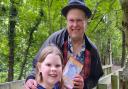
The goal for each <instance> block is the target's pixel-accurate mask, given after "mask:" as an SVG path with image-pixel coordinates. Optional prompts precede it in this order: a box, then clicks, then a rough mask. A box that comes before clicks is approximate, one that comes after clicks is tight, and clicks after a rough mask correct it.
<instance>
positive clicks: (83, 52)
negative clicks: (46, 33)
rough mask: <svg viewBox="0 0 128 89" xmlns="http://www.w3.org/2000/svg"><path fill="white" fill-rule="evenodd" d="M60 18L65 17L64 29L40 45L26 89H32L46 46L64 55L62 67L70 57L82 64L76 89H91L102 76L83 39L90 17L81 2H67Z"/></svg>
mask: <svg viewBox="0 0 128 89" xmlns="http://www.w3.org/2000/svg"><path fill="white" fill-rule="evenodd" d="M62 15H64V16H65V17H66V20H67V28H66V29H62V30H60V31H57V32H55V33H53V34H52V35H51V36H50V37H49V38H48V39H47V40H46V41H45V42H44V44H43V46H42V48H41V49H40V51H39V52H38V54H37V55H36V57H35V59H34V62H33V73H32V74H31V75H30V76H28V78H27V81H26V84H25V88H26V89H35V87H36V85H37V84H36V81H34V78H35V77H34V74H35V72H34V68H35V64H36V62H37V59H38V55H39V54H40V52H41V50H42V49H43V48H44V47H46V46H47V45H48V44H51V43H53V44H55V45H57V46H58V47H59V48H60V50H61V51H62V53H63V56H64V61H65V63H64V65H66V63H67V61H68V60H69V56H73V58H74V59H76V60H78V61H79V62H80V63H81V64H83V68H82V70H81V72H80V74H78V75H76V76H75V77H74V80H73V83H74V87H73V88H75V89H92V88H93V87H95V86H96V84H97V83H98V80H99V78H100V77H101V76H102V75H103V70H102V67H101V63H100V58H99V54H98V51H97V49H96V47H95V46H94V45H93V44H92V43H91V42H90V40H89V39H88V37H87V36H86V35H85V33H84V32H85V31H86V28H87V22H88V19H89V18H90V17H91V11H90V9H89V8H88V7H87V6H86V5H85V4H84V0H69V3H68V5H67V6H65V7H64V8H63V9H62Z"/></svg>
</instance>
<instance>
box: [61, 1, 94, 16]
mask: <svg viewBox="0 0 128 89" xmlns="http://www.w3.org/2000/svg"><path fill="white" fill-rule="evenodd" d="M72 8H79V9H81V10H83V11H84V12H85V15H86V16H87V17H88V18H90V17H91V15H92V13H91V10H90V9H89V8H88V7H87V6H86V5H85V3H84V0H69V2H68V5H67V6H65V7H64V8H63V9H62V10H61V13H62V15H64V16H65V17H66V15H67V13H68V11H69V10H70V9H72Z"/></svg>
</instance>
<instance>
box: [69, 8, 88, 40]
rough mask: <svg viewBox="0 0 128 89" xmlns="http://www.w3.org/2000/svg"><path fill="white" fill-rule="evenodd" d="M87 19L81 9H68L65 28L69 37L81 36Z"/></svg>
mask: <svg viewBox="0 0 128 89" xmlns="http://www.w3.org/2000/svg"><path fill="white" fill-rule="evenodd" d="M87 20H88V19H87V17H85V13H84V12H83V11H82V10H80V9H77V8H74V9H71V10H69V12H68V14H67V30H68V33H69V36H70V37H71V39H81V38H83V35H84V32H85V29H86V26H87Z"/></svg>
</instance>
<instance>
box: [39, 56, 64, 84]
mask: <svg viewBox="0 0 128 89" xmlns="http://www.w3.org/2000/svg"><path fill="white" fill-rule="evenodd" d="M39 72H42V77H43V84H44V85H49V86H50V85H52V86H54V85H55V83H57V82H58V81H60V80H61V77H62V62H61V58H60V56H59V55H56V54H53V53H52V54H48V55H47V57H46V58H45V59H44V61H43V62H42V63H41V64H40V68H39Z"/></svg>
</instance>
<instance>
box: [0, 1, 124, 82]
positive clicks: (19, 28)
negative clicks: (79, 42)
mask: <svg viewBox="0 0 128 89" xmlns="http://www.w3.org/2000/svg"><path fill="white" fill-rule="evenodd" d="M85 1H86V4H87V5H88V6H89V7H90V9H91V10H92V12H93V15H92V18H91V20H90V22H89V25H88V30H87V31H86V34H87V35H88V36H89V37H90V39H91V40H92V41H93V42H94V43H95V44H96V45H97V47H98V49H99V51H100V54H101V55H104V54H106V51H107V45H108V44H107V43H108V39H111V44H112V54H113V59H116V58H120V56H121V40H122V38H121V32H120V30H119V28H120V27H121V18H122V17H121V16H122V14H121V13H122V12H121V9H120V5H119V2H118V0H85ZM66 3H67V0H15V6H16V9H17V11H18V16H17V17H16V21H17V23H16V29H15V30H16V36H15V65H14V78H15V80H16V79H17V78H18V77H19V74H20V71H21V63H22V62H23V61H24V59H25V54H26V49H27V48H28V44H29V38H30V32H31V31H32V29H33V28H34V32H33V34H32V39H31V44H30V48H29V50H28V55H27V62H26V65H25V68H24V71H23V76H22V78H25V77H26V76H27V75H28V73H29V72H30V71H31V68H32V60H33V58H34V56H35V55H36V53H37V52H38V50H39V48H40V47H41V45H42V44H43V42H44V41H45V40H46V39H47V38H48V36H49V35H50V34H51V33H53V32H55V31H57V30H59V29H60V28H63V27H65V26H66V23H65V18H64V17H62V16H61V9H62V7H64V6H65V5H66ZM9 9H10V0H1V1H0V79H1V80H0V82H5V81H6V79H7V70H8V55H9V54H8V50H9V48H8V33H7V31H8V21H9V19H8V18H9ZM41 11H42V12H41ZM38 19H39V20H41V21H40V22H39V24H38V26H36V27H35V25H36V23H37V22H38V21H39V20H38Z"/></svg>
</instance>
